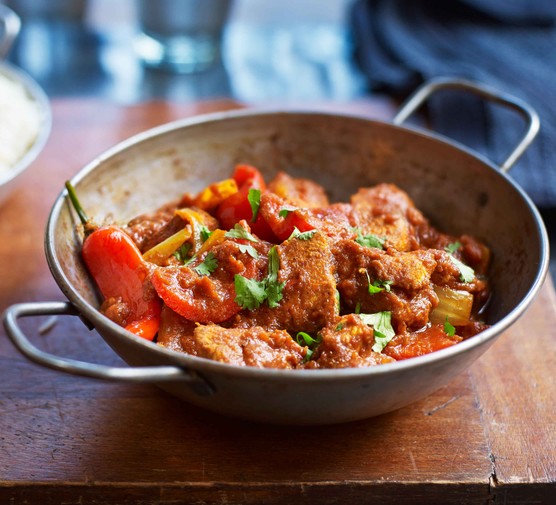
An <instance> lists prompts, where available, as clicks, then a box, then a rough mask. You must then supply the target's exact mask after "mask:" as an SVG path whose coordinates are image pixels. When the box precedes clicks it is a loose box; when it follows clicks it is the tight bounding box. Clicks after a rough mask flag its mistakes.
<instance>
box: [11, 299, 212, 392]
mask: <svg viewBox="0 0 556 505" xmlns="http://www.w3.org/2000/svg"><path fill="white" fill-rule="evenodd" d="M52 315H71V316H78V315H79V313H78V311H77V310H76V309H75V307H74V306H73V305H72V304H71V303H69V302H35V303H19V304H16V305H12V306H11V307H9V308H8V309H7V310H6V311H5V312H4V316H3V321H4V327H5V328H6V333H7V334H8V337H9V338H10V339H11V341H12V342H13V344H14V345H15V347H16V348H17V349H18V350H19V351H20V352H21V353H22V354H23V355H24V356H26V357H27V358H29V359H30V360H31V361H33V362H35V363H38V364H39V365H42V366H45V367H47V368H51V369H53V370H58V371H61V372H66V373H70V374H73V375H80V376H83V377H93V378H95V379H109V380H117V381H125V382H168V381H185V382H189V383H190V386H191V387H192V389H194V390H195V392H197V393H198V394H200V395H204V396H206V395H210V394H212V393H213V392H214V390H213V388H212V386H211V385H210V384H209V383H208V382H207V381H206V380H205V379H204V378H203V377H201V376H200V375H199V374H197V373H196V372H193V371H190V370H186V369H183V368H180V367H177V366H148V367H129V368H126V367H112V366H106V365H98V364H93V363H86V362H84V361H78V360H74V359H69V358H62V357H59V356H55V355H54V354H50V353H47V352H45V351H42V350H40V349H39V348H38V347H35V346H34V345H33V344H32V343H31V342H30V341H29V339H28V338H27V336H26V335H25V333H23V331H22V330H21V328H20V327H19V325H18V319H19V318H21V317H30V316H31V317H33V316H52Z"/></svg>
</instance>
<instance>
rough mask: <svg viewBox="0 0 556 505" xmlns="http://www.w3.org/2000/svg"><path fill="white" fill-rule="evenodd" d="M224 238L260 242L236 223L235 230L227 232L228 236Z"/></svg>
mask: <svg viewBox="0 0 556 505" xmlns="http://www.w3.org/2000/svg"><path fill="white" fill-rule="evenodd" d="M224 236H225V237H227V238H238V239H241V240H249V242H258V240H257V239H256V238H255V237H254V236H253V235H251V233H249V232H248V231H247V230H246V229H245V228H244V227H243V226H241V225H240V224H239V223H236V224H235V225H234V228H233V230H230V231H227V232H226V235H224Z"/></svg>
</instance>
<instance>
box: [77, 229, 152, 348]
mask: <svg viewBox="0 0 556 505" xmlns="http://www.w3.org/2000/svg"><path fill="white" fill-rule="evenodd" d="M82 256H83V261H84V262H85V264H86V265H87V269H88V270H89V272H90V273H91V275H92V277H93V278H94V280H95V282H96V284H97V285H98V287H99V289H100V292H101V293H102V295H103V296H104V297H105V298H111V297H121V298H122V300H123V301H124V303H125V304H126V305H127V306H128V307H129V310H130V316H129V318H128V319H129V320H130V321H131V323H130V324H129V325H128V326H127V329H128V330H129V331H131V332H132V333H134V334H136V335H139V336H141V337H143V338H146V339H148V340H153V339H154V337H155V335H156V333H157V331H158V327H159V323H160V311H161V301H160V299H159V298H158V296H157V295H156V292H155V291H154V290H153V289H152V287H151V286H150V282H149V280H148V278H149V273H150V272H149V267H148V266H147V264H146V262H145V261H144V260H143V257H142V256H141V252H140V251H139V249H138V248H137V246H136V245H135V243H134V242H133V240H131V238H130V237H129V235H127V234H126V233H125V232H124V231H123V230H122V229H120V228H117V227H115V226H106V227H103V228H98V229H97V230H95V231H94V232H93V233H91V234H90V235H89V236H88V237H87V238H86V239H85V242H84V243H83V249H82Z"/></svg>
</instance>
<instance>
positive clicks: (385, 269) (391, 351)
mask: <svg viewBox="0 0 556 505" xmlns="http://www.w3.org/2000/svg"><path fill="white" fill-rule="evenodd" d="M67 186H68V192H69V194H70V198H71V199H72V201H73V203H74V205H75V206H76V210H77V211H78V214H79V216H80V218H81V220H82V222H83V223H84V232H85V238H84V242H83V247H82V257H83V260H84V263H85V265H86V266H87V268H88V270H89V272H90V273H91V275H92V277H93V278H94V280H95V282H96V284H97V286H98V288H99V290H100V292H101V294H102V296H103V299H104V301H103V303H102V306H101V308H100V310H101V312H102V313H103V314H104V315H105V316H107V317H108V318H110V319H111V320H113V321H114V322H116V323H117V324H119V325H121V326H123V327H125V328H126V329H128V330H129V331H131V332H132V333H134V334H136V335H139V336H141V337H143V338H146V339H148V340H152V341H155V342H156V343H157V344H158V345H160V346H164V347H166V348H169V349H172V350H175V351H179V352H185V353H188V354H191V355H194V356H199V357H202V358H208V359H212V360H216V361H220V362H225V363H230V364H233V365H241V366H255V367H269V368H287V369H327V368H346V367H366V366H371V365H379V364H382V363H390V362H394V361H397V360H404V359H407V358H411V357H414V356H419V355H423V354H427V353H430V352H433V351H436V350H439V349H443V348H446V347H450V346H453V345H456V344H457V343H458V342H461V341H462V340H464V339H466V338H469V337H471V336H473V335H475V334H477V333H478V332H480V331H482V330H483V329H485V328H486V325H485V324H483V323H482V322H481V321H480V316H479V315H480V313H481V309H482V308H483V306H484V305H485V303H486V301H487V299H488V296H489V287H488V280H487V278H486V273H487V268H488V263H489V249H488V248H487V247H486V246H485V245H484V244H482V243H481V242H479V241H478V240H477V239H475V238H473V237H472V236H469V235H462V236H459V237H454V236H451V235H448V234H445V233H442V232H440V231H438V230H436V229H435V228H434V227H433V226H431V224H430V223H429V222H428V220H427V219H426V218H425V217H424V216H423V214H422V213H421V212H420V211H419V210H418V209H417V208H416V207H415V205H414V203H413V202H412V200H411V199H410V198H409V196H408V195H407V194H406V193H405V192H404V191H402V190H401V189H399V188H398V187H396V186H394V185H391V184H379V185H377V186H374V187H369V188H361V189H359V190H358V191H357V192H356V193H355V194H354V195H352V196H351V198H350V201H349V203H332V204H331V203H330V202H329V200H328V197H327V195H326V192H325V191H324V189H323V188H322V187H321V186H320V185H319V184H318V183H316V182H314V181H311V180H307V179H299V178H293V177H291V176H290V175H288V174H286V173H283V172H282V173H278V174H277V175H276V176H275V177H274V179H273V180H271V181H268V182H266V181H265V180H264V179H263V177H262V176H261V174H260V172H259V171H258V170H257V169H256V168H254V167H252V166H249V165H238V166H236V167H235V169H234V171H233V173H232V175H231V177H230V178H229V179H226V180H222V181H218V182H215V183H214V184H211V185H209V186H208V187H206V188H205V189H203V190H202V191H201V192H200V193H198V194H195V195H190V194H186V195H184V196H183V197H182V199H181V200H180V201H177V202H172V203H169V204H167V205H165V206H164V207H163V208H161V209H158V210H157V211H155V212H153V213H152V214H145V215H142V216H139V217H137V218H135V219H133V220H132V221H130V222H129V223H128V224H127V225H125V226H121V227H118V226H113V225H108V226H97V225H94V224H93V223H91V222H90V221H89V220H88V219H87V217H86V216H85V214H84V213H83V211H82V209H81V208H80V206H79V202H78V201H77V197H76V195H75V192H74V191H73V188H72V187H71V185H70V184H69V183H68V184H67Z"/></svg>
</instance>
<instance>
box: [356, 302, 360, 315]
mask: <svg viewBox="0 0 556 505" xmlns="http://www.w3.org/2000/svg"><path fill="white" fill-rule="evenodd" d="M355 313H356V314H360V313H361V302H357V303H356V304H355Z"/></svg>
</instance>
